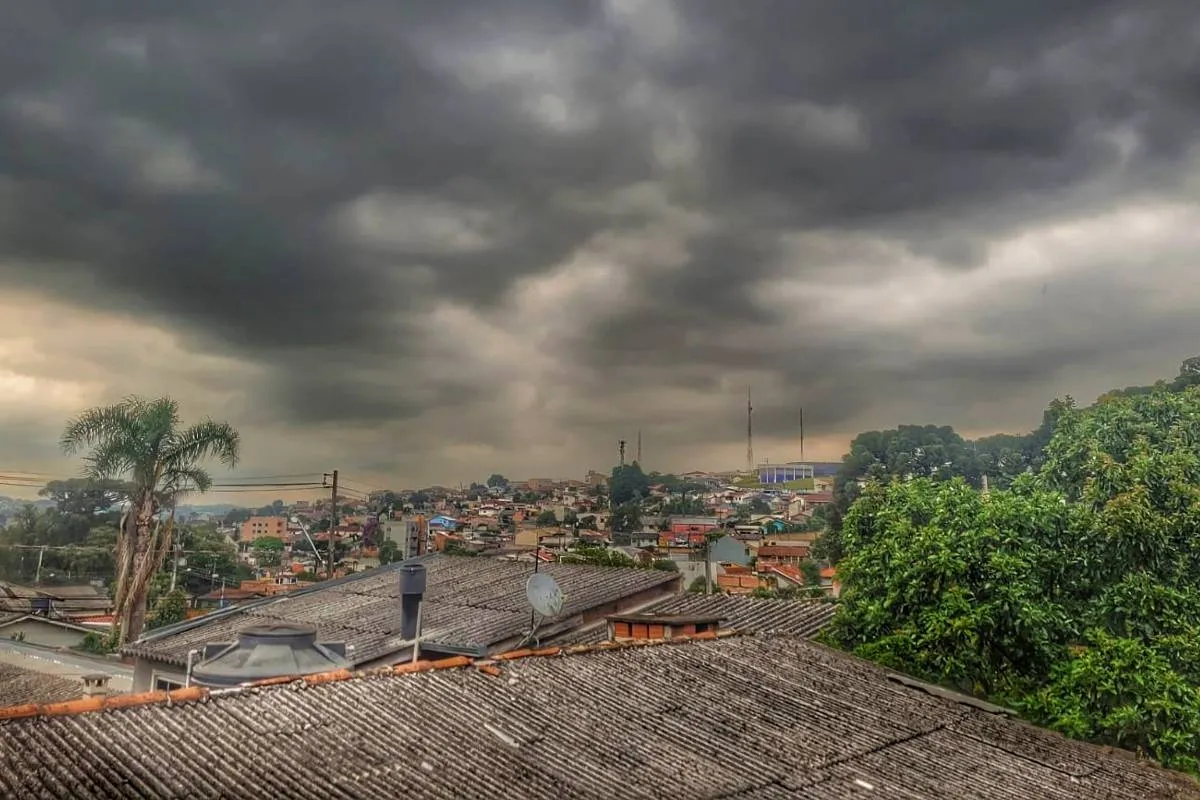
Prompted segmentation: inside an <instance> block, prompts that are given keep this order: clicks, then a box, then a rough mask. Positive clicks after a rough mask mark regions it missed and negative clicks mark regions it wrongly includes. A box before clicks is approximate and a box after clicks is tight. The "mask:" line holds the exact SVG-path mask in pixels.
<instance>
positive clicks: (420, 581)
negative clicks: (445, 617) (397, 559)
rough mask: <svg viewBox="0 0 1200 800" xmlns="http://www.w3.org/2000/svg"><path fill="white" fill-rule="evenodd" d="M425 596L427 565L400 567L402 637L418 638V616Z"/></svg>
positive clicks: (403, 565) (404, 565) (405, 565)
mask: <svg viewBox="0 0 1200 800" xmlns="http://www.w3.org/2000/svg"><path fill="white" fill-rule="evenodd" d="M424 596H425V565H424V564H415V563H414V564H401V565H400V635H401V636H402V637H403V638H405V639H415V638H417V616H418V614H419V613H420V610H421V600H422V598H424Z"/></svg>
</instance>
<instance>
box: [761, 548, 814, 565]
mask: <svg viewBox="0 0 1200 800" xmlns="http://www.w3.org/2000/svg"><path fill="white" fill-rule="evenodd" d="M808 553H809V550H808V545H805V544H764V545H761V546H760V547H759V548H758V550H757V551H755V558H756V561H755V564H757V565H758V567H759V568H760V569H761V568H762V567H765V566H768V565H772V564H775V565H778V564H786V565H789V566H793V567H798V566H800V565H801V564H803V563H804V562H805V561H807V560H808Z"/></svg>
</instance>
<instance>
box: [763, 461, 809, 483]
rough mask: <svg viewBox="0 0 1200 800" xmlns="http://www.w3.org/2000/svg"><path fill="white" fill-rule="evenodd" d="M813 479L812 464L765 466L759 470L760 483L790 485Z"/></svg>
mask: <svg viewBox="0 0 1200 800" xmlns="http://www.w3.org/2000/svg"><path fill="white" fill-rule="evenodd" d="M812 477H813V468H812V464H763V465H761V466H760V467H759V468H758V482H759V483H766V484H771V483H789V482H791V481H799V480H804V479H805V478H812Z"/></svg>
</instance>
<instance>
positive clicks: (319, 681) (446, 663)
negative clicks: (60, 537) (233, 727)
mask: <svg viewBox="0 0 1200 800" xmlns="http://www.w3.org/2000/svg"><path fill="white" fill-rule="evenodd" d="M743 635H745V634H744V633H743V632H741V631H737V630H720V631H704V632H702V633H695V634H690V635H687V636H676V637H673V638H671V639H635V640H632V641H623V642H612V641H605V642H598V643H595V644H578V645H556V646H550V647H539V648H530V647H525V648H520V649H517V650H510V651H508V652H505V653H499V654H497V655H494V656H489V657H486V658H470V657H468V656H453V657H451V658H441V659H437V660H434V661H430V660H424V659H423V660H420V661H408V662H404V663H401V664H395V665H393V666H389V667H376V668H374V669H368V670H349V669H336V670H331V671H328V672H318V673H315V674H312V675H304V676H300V677H296V676H284V677H279V678H266V679H265V680H261V681H255V682H253V683H248V684H245V685H243V686H235V687H231V688H228V689H209V688H207V687H204V686H189V687H187V688H185V689H174V690H171V691H150V692H139V693H137V694H117V695H104V696H99V697H84V698H82V699H80V700H69V701H66V702H60V703H25V704H23V705H18V706H11V707H9V708H0V724H2V723H4V722H5V721H8V720H14V719H29V718H32V717H68V716H75V715H78V714H85V713H89V712H94V711H116V710H119V709H123V708H140V707H142V706H160V705H166V706H172V705H180V704H184V703H198V702H202V701H204V700H206V699H208V698H210V697H212V698H219V697H229V696H232V695H239V694H244V693H247V692H253V691H257V690H260V689H270V688H275V687H281V686H297V687H302V686H322V685H325V684H330V683H341V682H343V681H350V680H362V679H365V678H377V677H385V676H398V675H415V674H418V673H425V672H437V671H440V670H447V669H467V668H471V667H473V668H475V669H478V670H479V671H480V672H483V673H485V674H487V675H491V676H493V677H498V676H499V675H500V674H501V670H500V666H499V665H500V664H504V663H508V662H512V661H522V660H525V659H529V658H547V657H553V656H576V655H586V654H588V653H598V652H607V651H609V650H633V649H637V648H642V647H654V646H667V645H679V644H689V643H693V642H703V641H713V640H716V639H727V638H730V637H733V636H743Z"/></svg>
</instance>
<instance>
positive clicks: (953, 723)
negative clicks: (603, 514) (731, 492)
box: [0, 636, 1200, 800]
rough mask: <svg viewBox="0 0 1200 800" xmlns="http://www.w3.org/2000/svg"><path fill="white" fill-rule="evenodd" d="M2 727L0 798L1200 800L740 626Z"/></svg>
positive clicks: (1107, 760)
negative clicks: (644, 642) (667, 640)
mask: <svg viewBox="0 0 1200 800" xmlns="http://www.w3.org/2000/svg"><path fill="white" fill-rule="evenodd" d="M499 668H500V670H501V674H500V676H499V677H496V676H493V675H489V674H486V673H485V672H484V671H483V670H479V669H473V668H465V669H453V670H439V671H432V672H425V673H421V674H415V675H395V674H388V675H373V676H365V677H356V678H352V679H350V680H343V681H337V682H333V683H324V684H319V685H306V684H305V683H303V682H297V683H293V684H290V685H284V686H275V687H259V688H250V689H241V690H234V691H232V692H225V693H213V694H209V695H208V696H207V697H205V698H204V699H201V700H199V701H196V702H174V703H162V702H159V703H155V704H153V705H144V706H140V707H136V708H125V709H114V710H109V711H103V712H91V713H81V714H76V715H74V716H65V717H64V716H59V717H30V718H24V719H10V720H8V721H5V722H0V795H4V796H22V797H45V798H52V797H77V798H81V799H82V800H87V799H88V798H100V797H112V796H129V795H132V794H140V795H141V796H153V797H160V798H171V797H216V796H226V797H233V796H237V797H254V796H261V797H267V796H273V797H281V796H289V797H291V796H294V797H302V796H303V797H312V798H322V797H345V798H357V797H370V798H376V797H378V798H389V797H406V798H414V799H416V800H419V799H420V798H445V797H467V796H469V797H473V798H497V800H499V799H501V798H503V800H511V798H515V797H520V798H530V799H531V800H539V799H540V798H562V797H575V798H606V799H607V800H622V799H623V798H654V797H684V798H688V797H690V798H702V797H703V798H715V797H748V798H749V797H753V798H775V797H779V798H783V797H809V798H833V799H834V800H837V799H838V798H851V797H862V798H872V799H873V800H874V799H875V798H896V799H897V800H900V799H906V800H911V799H912V798H922V799H924V800H939V799H940V798H953V800H961V799H963V798H1012V799H1013V800H1018V799H1019V800H1026V799H1027V798H1039V800H1062V799H1064V798H1100V797H1104V798H1111V799H1112V800H1121V799H1122V798H1128V799H1129V800H1145V799H1146V798H1200V785H1197V783H1195V782H1194V781H1192V780H1191V779H1189V778H1187V777H1186V776H1182V775H1179V774H1177V773H1172V772H1168V771H1166V770H1163V769H1161V768H1158V767H1155V766H1153V765H1151V764H1148V763H1146V762H1143V761H1139V760H1137V759H1136V758H1134V757H1133V756H1131V755H1130V754H1126V753H1121V752H1119V751H1112V750H1111V749H1108V748H1100V747H1094V746H1091V745H1085V744H1081V743H1077V742H1072V741H1069V740H1067V739H1065V738H1063V737H1061V736H1059V735H1057V734H1053V733H1049V732H1047V731H1042V730H1038V729H1036V728H1032V727H1030V726H1028V725H1025V724H1024V723H1021V722H1018V721H1016V720H1013V719H1010V718H1007V717H1004V716H998V715H996V714H991V713H988V712H987V711H984V710H981V709H979V708H977V707H974V706H972V705H968V704H963V703H957V702H954V701H953V700H952V699H947V698H944V697H939V696H934V695H932V694H929V693H927V692H924V691H921V690H920V689H919V688H915V687H913V686H909V685H905V684H903V683H900V682H897V681H894V680H890V679H889V677H888V675H887V673H885V672H884V671H883V670H881V669H879V668H877V667H875V666H873V665H871V664H869V663H867V662H865V661H862V660H859V659H856V658H854V657H852V656H849V655H847V654H844V653H839V652H835V651H833V650H829V649H827V648H824V647H822V646H820V645H816V644H813V643H812V642H810V641H806V640H804V639H802V638H799V637H778V636H752V637H734V638H727V639H722V640H718V641H705V642H688V643H682V644H659V645H650V646H637V647H620V648H605V647H603V646H599V647H593V648H591V651H590V652H587V653H586V654H577V655H564V656H555V657H531V658H525V659H519V660H514V661H506V662H501V663H500V664H499Z"/></svg>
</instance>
